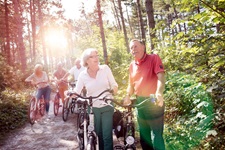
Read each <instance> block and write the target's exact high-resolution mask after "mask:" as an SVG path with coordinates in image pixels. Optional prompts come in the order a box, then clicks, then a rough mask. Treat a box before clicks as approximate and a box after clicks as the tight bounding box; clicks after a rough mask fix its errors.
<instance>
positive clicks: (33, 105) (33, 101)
mask: <svg viewBox="0 0 225 150" xmlns="http://www.w3.org/2000/svg"><path fill="white" fill-rule="evenodd" d="M36 93H37V91H34V92H33V94H31V98H30V104H29V108H28V119H29V122H30V124H31V125H33V124H34V123H35V120H36V116H37V114H38V112H39V113H40V115H41V116H43V115H44V111H45V102H44V98H43V96H42V98H41V99H40V100H37V98H36Z"/></svg>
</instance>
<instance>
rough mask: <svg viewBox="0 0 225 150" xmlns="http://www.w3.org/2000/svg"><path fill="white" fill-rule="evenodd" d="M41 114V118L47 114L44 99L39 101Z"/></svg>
mask: <svg viewBox="0 0 225 150" xmlns="http://www.w3.org/2000/svg"><path fill="white" fill-rule="evenodd" d="M39 112H40V114H41V116H44V114H45V100H44V99H43V98H42V99H39Z"/></svg>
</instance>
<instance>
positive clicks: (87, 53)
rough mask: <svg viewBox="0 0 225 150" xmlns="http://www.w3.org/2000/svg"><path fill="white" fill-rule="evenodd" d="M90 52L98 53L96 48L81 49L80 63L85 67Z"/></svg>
mask: <svg viewBox="0 0 225 150" xmlns="http://www.w3.org/2000/svg"><path fill="white" fill-rule="evenodd" d="M91 52H97V53H98V50H97V49H96V48H88V49H86V50H84V51H83V53H82V61H83V62H82V64H83V66H84V67H87V66H88V64H87V60H88V58H89V57H90V56H91Z"/></svg>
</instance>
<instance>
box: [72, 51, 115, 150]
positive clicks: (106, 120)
mask: <svg viewBox="0 0 225 150" xmlns="http://www.w3.org/2000/svg"><path fill="white" fill-rule="evenodd" d="M82 61H83V66H84V67H86V69H85V70H84V71H82V72H81V73H80V75H79V77H78V82H77V85H76V88H75V92H76V93H81V91H82V89H83V87H84V86H85V87H86V90H87V96H97V95H99V94H100V93H101V92H103V91H104V90H107V89H113V91H114V93H117V90H118V84H117V83H116V81H115V79H114V77H113V74H112V72H111V70H110V68H109V67H108V66H107V65H100V64H99V56H98V51H97V50H96V49H93V48H89V49H86V50H85V51H84V52H83V54H82ZM106 94H107V95H108V94H109V93H105V95H106ZM105 95H102V97H104V96H105ZM93 112H94V116H95V118H94V120H95V131H96V133H97V135H98V138H99V149H100V150H112V149H113V138H112V125H113V112H114V109H113V107H112V106H111V105H109V104H107V103H104V102H103V101H101V100H94V102H93Z"/></svg>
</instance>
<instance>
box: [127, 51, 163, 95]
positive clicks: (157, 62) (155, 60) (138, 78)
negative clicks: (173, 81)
mask: <svg viewBox="0 0 225 150" xmlns="http://www.w3.org/2000/svg"><path fill="white" fill-rule="evenodd" d="M129 71H130V74H129V80H130V85H131V86H132V87H133V88H134V94H135V95H137V96H144V97H148V96H149V95H150V94H155V92H156V88H157V80H158V77H157V74H158V73H159V72H164V68H163V64H162V61H161V59H160V57H159V56H158V55H156V54H151V55H149V54H145V55H144V58H142V59H141V60H140V61H133V62H131V64H130V67H129Z"/></svg>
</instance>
